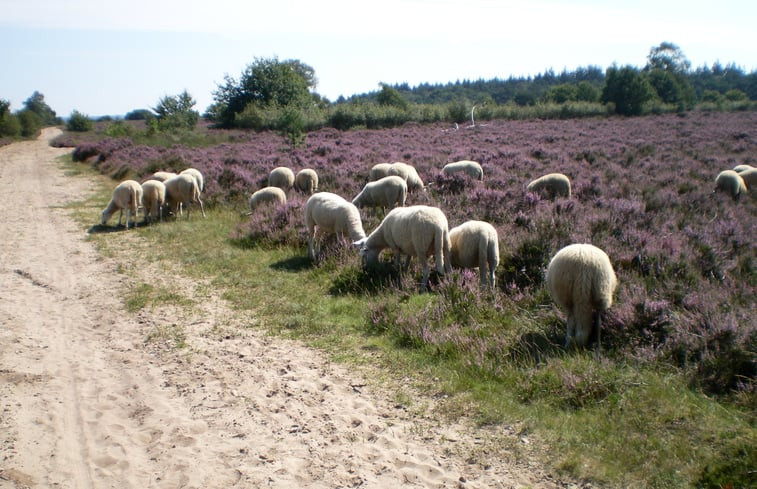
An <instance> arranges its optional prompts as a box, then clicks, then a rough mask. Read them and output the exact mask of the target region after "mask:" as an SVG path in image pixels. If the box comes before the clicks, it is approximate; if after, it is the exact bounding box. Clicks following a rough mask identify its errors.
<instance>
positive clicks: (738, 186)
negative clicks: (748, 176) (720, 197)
mask: <svg viewBox="0 0 757 489" xmlns="http://www.w3.org/2000/svg"><path fill="white" fill-rule="evenodd" d="M715 190H716V191H717V190H722V191H724V192H726V193H727V194H729V195H730V196H731V197H733V199H734V200H739V197H740V196H741V194H745V193H746V192H747V188H746V184H745V183H744V179H743V178H741V175H740V174H738V173H736V172H735V171H733V170H724V171H721V172H720V173H718V176H717V177H716V178H715Z"/></svg>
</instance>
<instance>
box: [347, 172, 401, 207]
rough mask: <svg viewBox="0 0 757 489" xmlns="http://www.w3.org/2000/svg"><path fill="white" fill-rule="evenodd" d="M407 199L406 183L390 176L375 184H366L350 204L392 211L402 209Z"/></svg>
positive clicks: (394, 176) (398, 177)
mask: <svg viewBox="0 0 757 489" xmlns="http://www.w3.org/2000/svg"><path fill="white" fill-rule="evenodd" d="M406 198H407V183H405V180H404V179H403V178H402V177H400V176H397V175H390V176H388V177H384V178H381V179H379V180H376V181H375V182H368V183H366V184H365V186H364V187H363V190H361V191H360V193H359V194H357V196H356V197H355V198H354V199H353V200H352V204H353V205H355V206H357V207H359V208H361V207H381V208H382V209H387V208H388V209H393V208H394V207H395V206H400V207H404V205H405V199H406Z"/></svg>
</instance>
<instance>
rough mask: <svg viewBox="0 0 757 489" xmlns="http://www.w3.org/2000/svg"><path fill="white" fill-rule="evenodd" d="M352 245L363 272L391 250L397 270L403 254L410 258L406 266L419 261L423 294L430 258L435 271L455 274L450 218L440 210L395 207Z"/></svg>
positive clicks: (418, 206)
mask: <svg viewBox="0 0 757 489" xmlns="http://www.w3.org/2000/svg"><path fill="white" fill-rule="evenodd" d="M353 245H354V246H355V247H357V248H358V249H359V250H360V256H361V258H362V259H363V267H364V268H367V267H369V266H372V265H374V264H375V263H376V262H377V261H378V256H379V253H381V251H382V250H384V248H390V249H391V250H392V253H393V254H394V260H395V263H396V264H397V266H399V265H400V256H401V255H402V254H405V255H407V260H406V262H405V263H406V265H407V264H408V263H409V262H410V259H411V258H412V257H413V256H416V257H418V259H419V260H420V262H421V266H422V267H423V277H422V279H421V285H420V291H421V292H425V291H426V290H427V288H428V275H429V267H428V260H427V257H428V255H430V254H433V255H434V262H435V263H436V270H437V271H438V272H439V273H440V274H445V273H450V272H451V271H452V265H451V264H450V261H449V256H450V237H449V225H448V223H447V216H445V215H444V212H442V210H441V209H439V208H438V207H430V206H425V205H415V206H410V207H396V208H395V209H393V210H391V211H389V213H388V214H387V215H386V217H384V219H383V220H382V221H381V224H379V226H378V227H377V228H376V229H375V230H374V231H373V232H372V233H371V234H370V235H369V236H368V237H366V238H363V239H361V240H359V241H355V242H354V243H353ZM400 273H402V269H401V267H400Z"/></svg>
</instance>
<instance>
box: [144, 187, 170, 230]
mask: <svg viewBox="0 0 757 489" xmlns="http://www.w3.org/2000/svg"><path fill="white" fill-rule="evenodd" d="M165 202H166V186H165V184H164V183H163V182H161V181H160V180H147V181H146V182H144V183H143V184H142V208H143V212H144V214H145V222H147V218H148V217H150V218H151V220H153V221H154V220H155V219H157V220H158V221H162V220H163V204H165Z"/></svg>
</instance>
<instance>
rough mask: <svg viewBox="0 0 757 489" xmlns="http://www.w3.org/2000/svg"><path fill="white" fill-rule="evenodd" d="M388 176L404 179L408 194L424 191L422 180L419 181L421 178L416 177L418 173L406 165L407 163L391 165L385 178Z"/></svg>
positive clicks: (398, 162)
mask: <svg viewBox="0 0 757 489" xmlns="http://www.w3.org/2000/svg"><path fill="white" fill-rule="evenodd" d="M389 175H398V176H400V177H402V178H404V179H405V182H406V183H407V191H408V192H414V191H416V190H425V189H426V187H425V186H424V185H423V180H421V177H420V176H419V175H418V171H417V170H416V169H415V167H414V166H412V165H408V164H407V163H403V162H401V161H396V162H394V163H392V164H391V166H390V167H389V170H388V171H387V176H389Z"/></svg>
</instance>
